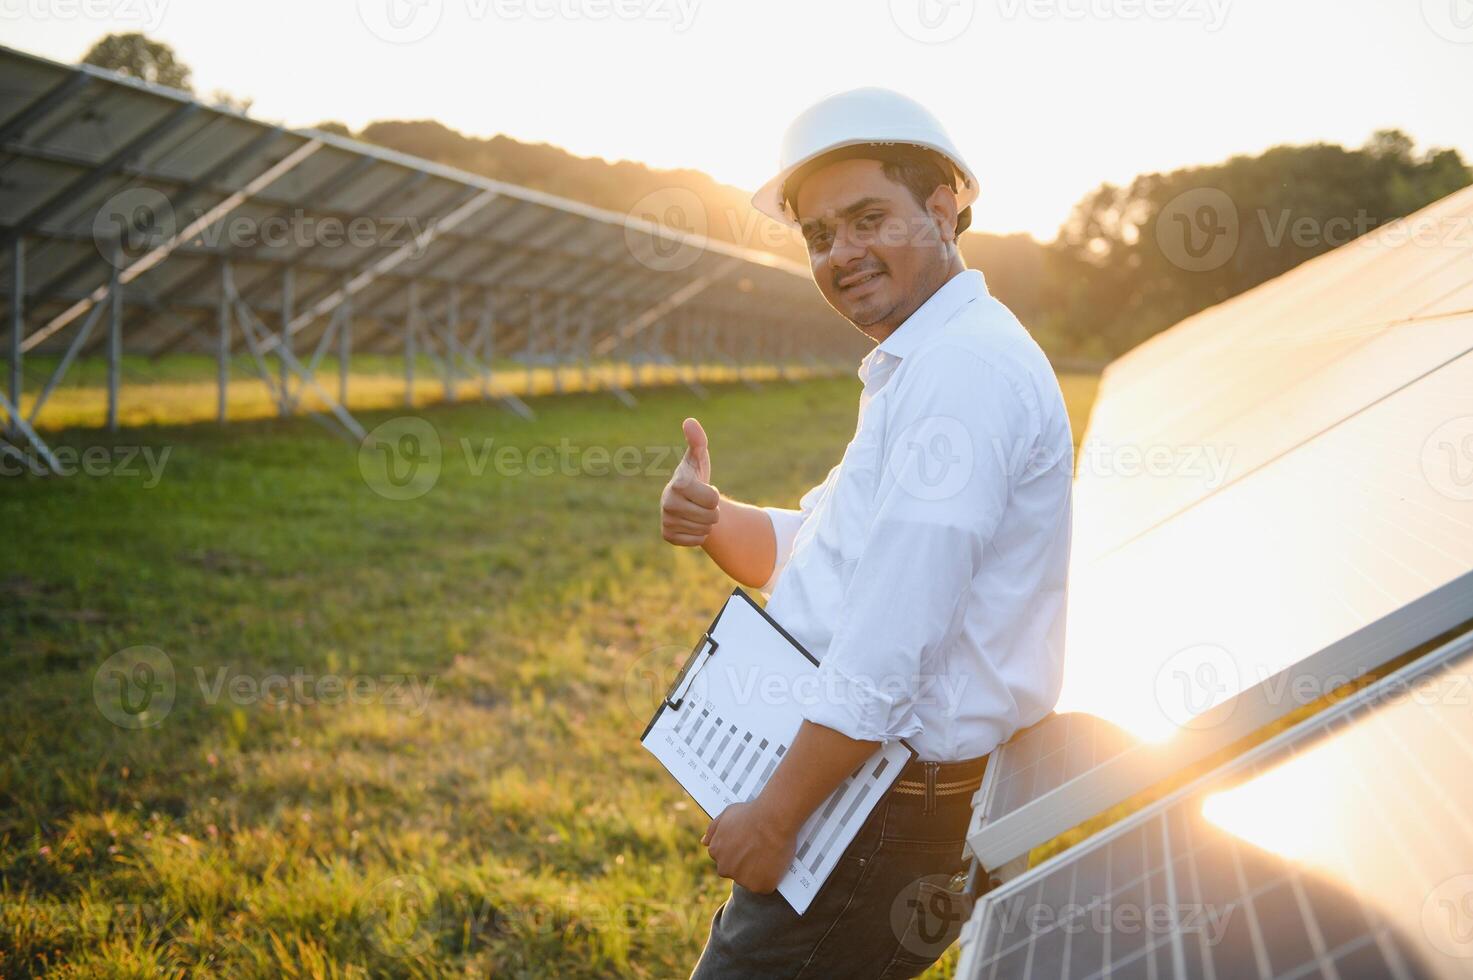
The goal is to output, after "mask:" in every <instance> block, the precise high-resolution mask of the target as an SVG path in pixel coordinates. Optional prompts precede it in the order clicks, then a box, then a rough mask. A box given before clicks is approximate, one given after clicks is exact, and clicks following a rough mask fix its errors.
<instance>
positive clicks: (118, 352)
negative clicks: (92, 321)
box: [107, 252, 123, 432]
mask: <svg viewBox="0 0 1473 980" xmlns="http://www.w3.org/2000/svg"><path fill="white" fill-rule="evenodd" d="M113 258H114V260H115V261H114V262H113V273H112V281H111V282H110V283H109V284H108V287H107V300H108V325H107V430H108V431H109V432H116V431H118V388H119V385H120V383H121V378H122V372H123V284H122V283H121V282H120V281H119V280H118V272H119V269H118V266H119V264H120V263H119V262H118V261H116V260H118V259H120V258H121V252H114V253H113Z"/></svg>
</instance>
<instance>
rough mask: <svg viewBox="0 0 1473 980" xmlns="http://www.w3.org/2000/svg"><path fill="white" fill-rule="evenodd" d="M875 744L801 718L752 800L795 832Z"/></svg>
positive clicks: (871, 752) (867, 755) (780, 825)
mask: <svg viewBox="0 0 1473 980" xmlns="http://www.w3.org/2000/svg"><path fill="white" fill-rule="evenodd" d="M879 747H880V743H879V742H862V741H859V740H858V739H853V738H850V737H849V736H848V735H844V734H842V733H841V732H837V731H835V730H834V729H832V728H827V727H825V726H823V725H818V724H815V723H814V722H811V721H805V722H803V726H802V727H801V728H799V729H798V735H797V737H796V738H794V739H793V744H792V746H791V747H790V748H789V749H788V751H787V753H786V754H785V755H784V756H783V761H782V762H781V763H780V764H779V765H778V767H777V769H776V770H775V771H774V772H773V774H772V778H770V779H769V780H768V781H767V785H766V786H764V787H763V788H762V793H761V794H760V795H759V796H758V797H757V799H756V800H755V801H754V802H755V803H756V805H757V806H758V807H760V808H761V809H762V811H763V812H764V813H765V814H767V815H768V816H769V817H770V818H771V819H772V820H773V821H774V822H775V823H777V825H778V826H779V827H780V828H781V829H782V830H783V831H784V832H787V833H793V834H796V833H797V832H798V830H799V829H800V828H801V827H802V826H803V823H804V821H806V820H807V819H808V817H809V816H810V815H811V814H812V813H813V811H814V810H815V809H816V808H817V807H818V805H819V804H820V803H822V802H823V801H824V800H826V799H828V798H829V794H831V793H833V791H834V790H835V789H836V788H838V785H839V784H840V783H841V782H843V781H844V777H845V776H847V775H849V774H850V773H851V772H853V771H854V769H855V767H856V766H858V765H859V764H860V763H861V762H863V761H864V760H865V759H868V758H869V757H870V756H871V755H873V754H874V752H875V750H876V749H877V748H879Z"/></svg>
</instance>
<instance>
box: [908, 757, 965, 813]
mask: <svg viewBox="0 0 1473 980" xmlns="http://www.w3.org/2000/svg"><path fill="white" fill-rule="evenodd" d="M987 758H988V757H987V756H985V755H984V756H979V757H977V758H975V759H964V760H962V761H961V762H925V761H923V760H921V759H912V760H911V761H910V762H908V763H907V764H906V766H905V768H904V769H902V770H901V771H900V778H899V779H897V780H896V781H895V785H894V786H893V787H892V788H891V790H890V792H892V793H898V794H899V795H901V796H920V797H924V798H925V812H927V813H930V812H932V811H933V810H934V809H935V801H936V800H938V799H940V798H942V797H948V796H959V795H961V794H963V793H966V794H968V795H970V794H973V793H975V792H977V789H978V787H980V786H981V785H982V775H983V773H985V772H986V771H987Z"/></svg>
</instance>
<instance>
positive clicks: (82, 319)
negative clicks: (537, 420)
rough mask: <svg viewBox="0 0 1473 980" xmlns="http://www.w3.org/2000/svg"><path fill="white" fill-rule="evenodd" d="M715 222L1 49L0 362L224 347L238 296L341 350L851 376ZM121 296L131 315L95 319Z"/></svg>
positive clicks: (297, 340)
mask: <svg viewBox="0 0 1473 980" xmlns="http://www.w3.org/2000/svg"><path fill="white" fill-rule="evenodd" d="M729 217H732V216H724V215H719V214H709V213H707V210H706V206H705V205H704V204H703V202H702V201H701V200H700V199H699V198H697V197H696V195H695V194H694V193H692V192H690V191H688V190H685V189H682V188H679V187H673V186H672V187H669V188H665V189H662V190H658V191H655V192H654V193H653V194H651V195H649V196H648V197H647V198H646V199H645V200H642V201H641V202H639V203H637V204H636V205H635V206H634V207H632V208H631V210H630V212H629V213H627V214H619V213H614V212H610V211H605V210H601V209H599V208H594V207H589V206H587V205H584V204H580V203H578V202H575V201H571V200H568V199H565V198H560V197H556V196H554V195H551V194H547V193H543V192H539V191H535V190H531V189H528V188H524V187H518V186H514V185H511V184H507V183H504V182H500V181H495V180H490V179H487V178H484V177H480V176H477V175H474V174H469V173H466V172H463V171H458V170H455V169H453V168H450V167H445V166H440V165H437V164H435V163H431V162H429V161H426V160H421V159H416V158H413V157H409V156H407V155H404V154H401V153H395V152H393V151H390V150H386V149H383V148H380V147H375V146H371V145H368V144H365V143H360V142H356V141H354V140H350V139H345V138H340V137H338V136H335V135H332V134H329V133H323V132H318V131H313V130H303V131H293V130H289V129H285V128H282V127H280V126H276V125H272V124H270V123H267V122H263V121H260V120H256V119H251V118H247V117H245V116H242V115H240V114H238V113H235V112H233V111H230V110H228V109H225V108H221V107H219V106H212V105H207V104H204V103H202V102H200V101H199V100H197V99H194V98H192V97H191V96H189V95H187V94H185V93H182V92H178V91H174V90H171V89H166V88H162V87H159V86H154V85H149V84H146V83H142V82H138V81H136V80H133V79H129V78H124V77H121V76H118V75H115V74H113V73H110V72H106V71H102V70H99V69H95V68H92V67H90V66H85V65H84V66H71V65H62V64H58V63H55V62H52V61H49V60H46V59H43V58H39V57H36V56H33V55H30V54H26V53H24V52H20V51H16V50H13V49H9V48H3V47H0V246H3V252H4V253H5V256H4V257H5V261H4V262H3V263H0V266H3V267H0V291H3V292H4V293H5V294H6V298H7V302H8V303H9V305H10V307H11V308H12V311H11V316H10V317H9V318H8V321H7V323H6V325H5V326H6V327H8V328H9V329H8V331H7V332H8V333H10V334H11V335H12V336H15V335H19V336H20V338H21V339H20V341H19V342H18V344H16V345H15V346H12V344H11V343H7V344H6V345H5V348H4V351H5V353H4V355H3V356H5V357H6V359H7V360H12V361H13V360H16V359H17V355H34V354H50V355H53V356H55V355H62V354H64V353H66V352H68V351H69V350H71V351H72V352H73V353H74V354H75V355H76V356H86V355H89V354H97V353H107V354H108V355H109V356H112V355H113V354H114V353H119V351H114V350H113V349H112V348H111V346H110V342H111V341H112V340H113V336H114V334H116V340H117V346H118V347H119V348H120V349H121V350H120V353H125V354H144V355H149V356H153V357H156V356H160V355H164V354H168V353H172V352H176V351H183V352H190V351H194V352H206V353H210V354H217V353H218V343H219V340H218V333H219V332H220V331H218V330H217V324H218V323H220V322H221V320H222V318H223V316H224V315H225V314H223V313H222V307H225V306H229V307H232V309H231V310H230V311H229V312H231V313H235V312H239V311H238V310H236V309H234V307H235V301H236V300H238V301H239V302H240V303H241V304H244V306H245V307H246V308H248V309H249V311H251V312H250V314H249V316H250V317H254V318H256V319H257V321H258V322H259V323H260V324H261V326H262V327H263V329H266V330H276V329H278V328H279V327H280V325H282V324H285V325H286V330H285V333H284V338H285V340H284V343H283V346H287V347H292V346H295V347H296V348H297V350H299V351H307V352H310V351H311V349H312V347H313V345H315V344H317V343H318V342H319V341H322V340H323V338H325V337H327V336H329V334H330V333H331V331H332V330H333V329H334V323H335V321H334V316H336V315H344V316H347V317H349V318H350V319H351V321H352V330H351V334H352V351H353V352H354V353H360V352H367V353H373V352H377V353H395V354H397V353H401V352H406V350H407V351H409V352H412V351H413V350H414V347H413V340H411V339H409V338H410V337H411V336H412V333H413V332H412V331H411V330H410V329H409V324H410V323H411V322H417V323H418V324H421V325H424V324H435V325H436V326H435V329H434V330H433V331H432V332H431V333H432V336H431V335H430V334H424V335H422V340H421V346H420V348H419V350H420V351H421V352H424V351H425V350H426V349H427V348H428V347H429V346H430V344H431V341H434V342H435V343H437V344H441V345H442V346H441V347H440V349H439V351H438V353H439V355H440V356H441V357H442V358H443V359H445V360H455V359H457V358H458V359H461V360H463V361H464V362H465V363H466V364H468V365H469V364H473V363H474V362H475V361H476V359H478V358H479V359H483V360H484V361H485V362H486V363H489V362H490V358H491V357H493V356H495V357H499V358H503V359H505V358H515V359H517V360H520V361H523V362H525V363H526V364H527V365H529V366H530V365H531V364H534V363H535V364H560V363H573V364H577V363H580V362H582V363H586V362H589V361H594V360H599V361H601V362H620V363H638V364H647V363H655V364H661V363H665V364H671V363H673V364H690V363H692V362H700V363H705V364H714V365H725V366H728V367H737V368H739V367H741V366H742V365H756V364H760V365H765V366H766V367H767V368H769V369H771V368H773V367H775V366H786V367H800V368H806V369H808V370H827V369H829V368H833V367H839V366H842V367H845V368H846V369H847V368H850V367H852V365H853V364H854V363H855V362H856V361H857V359H858V358H859V357H860V356H862V354H863V352H864V350H865V349H866V347H867V345H866V344H865V342H864V338H863V337H862V336H861V335H860V334H859V333H858V332H857V331H855V330H853V329H851V328H850V327H849V326H848V325H847V324H846V323H844V321H843V320H842V319H841V318H839V317H838V316H837V315H835V314H834V313H833V312H832V311H831V310H830V309H829V308H828V306H827V305H826V304H825V303H824V302H823V300H822V298H821V296H820V295H819V293H818V291H817V290H816V289H815V288H814V286H813V283H812V279H811V277H810V275H809V273H808V270H807V268H806V267H805V266H800V265H798V264H795V263H793V262H789V261H787V260H784V259H781V258H778V257H776V256H774V255H772V254H770V253H767V252H763V251H758V250H754V249H747V248H742V247H738V246H735V245H730V244H727V243H724V242H721V241H718V240H716V239H714V238H711V237H709V236H707V235H706V234H705V232H706V231H715V230H719V229H721V228H723V227H726V226H728V225H730V226H732V227H735V226H736V222H735V221H729V220H728V218H729ZM735 217H745V216H735ZM226 264H228V265H229V270H228V279H227V277H226V273H225V271H224V270H223V269H222V266H224V265H226ZM18 286H19V290H20V293H21V297H22V299H23V303H21V304H20V305H19V306H18V305H17V304H16V302H15V299H16V293H17V287H18ZM115 286H116V287H119V288H118V294H119V295H120V296H121V297H122V308H121V310H120V312H119V316H120V319H121V323H120V324H119V326H118V328H117V329H116V330H115V331H112V330H110V329H108V328H100V329H95V330H94V329H91V328H90V327H89V326H87V324H88V323H89V320H88V317H89V316H90V315H93V314H95V313H96V312H97V310H98V309H99V308H100V307H102V306H104V305H106V303H107V302H108V299H107V297H108V296H109V295H110V294H109V292H108V291H109V289H110V288H112V287H115ZM21 310H23V312H17V311H21ZM242 316H246V315H245V314H242ZM17 326H18V327H19V329H17ZM84 330H86V331H88V332H87V335H86V336H85V338H82V340H81V342H80V343H77V344H75V345H74V341H77V340H78V336H79V333H81V332H83V331H84ZM477 331H483V332H484V333H485V334H489V335H490V337H489V341H488V342H486V343H483V342H482V341H483V340H486V339H487V338H486V337H485V336H483V333H481V332H477ZM348 332H349V331H348V330H346V329H345V330H344V331H342V333H343V334H345V335H346V334H347V333H348ZM406 342H407V343H408V344H409V347H408V348H406ZM250 346H251V338H250V337H248V336H246V335H245V331H241V332H240V333H239V334H238V335H235V336H234V337H233V339H232V340H231V341H230V353H231V354H242V353H245V352H247V350H248V349H249V348H250ZM266 346H267V348H268V349H270V348H271V345H270V344H267V345H266ZM74 347H75V349H73V348H74ZM268 352H269V350H268ZM334 352H335V353H336V349H334ZM301 359H302V360H303V361H305V360H306V357H305V356H303V357H302V358H301ZM452 386H453V385H452ZM9 394H10V395H11V397H12V399H13V398H14V397H15V395H16V394H17V393H16V392H14V391H11V392H9Z"/></svg>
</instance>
